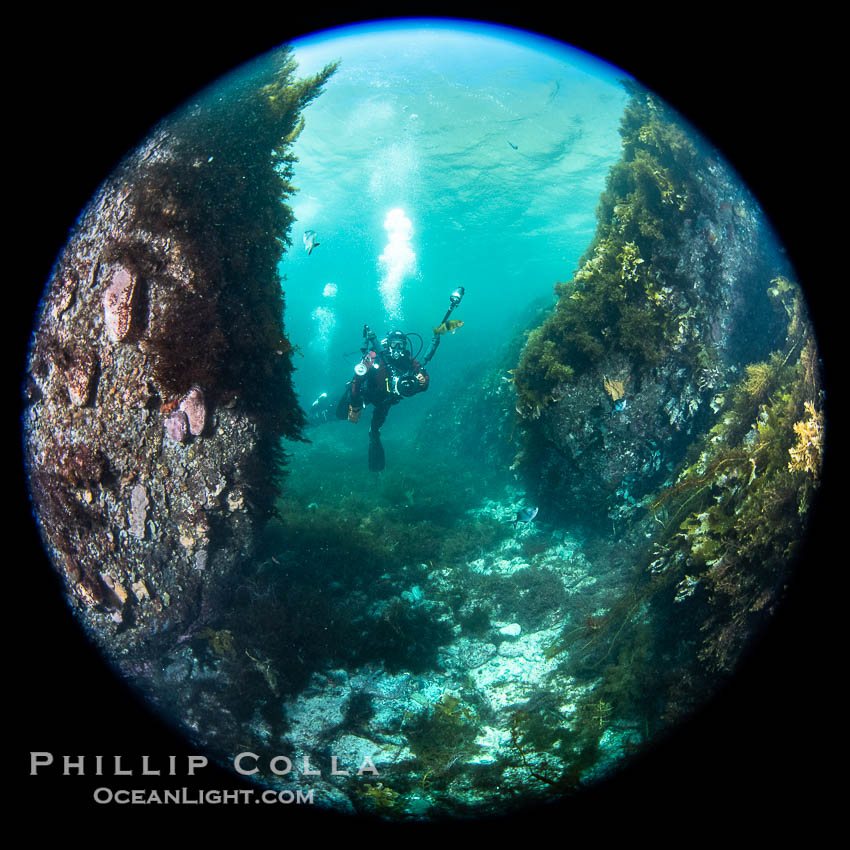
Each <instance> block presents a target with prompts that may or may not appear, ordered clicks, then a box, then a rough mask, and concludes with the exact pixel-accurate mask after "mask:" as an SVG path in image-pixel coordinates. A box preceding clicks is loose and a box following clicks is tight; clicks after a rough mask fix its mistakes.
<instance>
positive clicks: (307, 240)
mask: <svg viewBox="0 0 850 850" xmlns="http://www.w3.org/2000/svg"><path fill="white" fill-rule="evenodd" d="M321 244H322V243H321V242H317V241H316V231H315V230H305V231H304V250H305V251H306V252H307V253H308V254H312V253H313V248H318V247H319V245H321Z"/></svg>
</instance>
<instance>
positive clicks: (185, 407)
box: [179, 387, 207, 437]
mask: <svg viewBox="0 0 850 850" xmlns="http://www.w3.org/2000/svg"><path fill="white" fill-rule="evenodd" d="M179 409H180V410H182V411H183V413H185V414H186V418H187V419H188V420H189V433H190V434H191V435H192V436H193V437H197V436H199V435H200V434H201V433H202V432H203V430H204V424H205V423H206V420H207V408H206V403H205V401H204V394H203V393H202V392H201V389H200V387H192V389H191V390H189V392H188V393H187V394H186V397H185V398H184V399H183V401H181V402H180V408H179Z"/></svg>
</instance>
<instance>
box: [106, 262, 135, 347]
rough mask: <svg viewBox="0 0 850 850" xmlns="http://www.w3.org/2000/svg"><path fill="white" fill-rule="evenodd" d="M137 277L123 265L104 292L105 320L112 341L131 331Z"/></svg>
mask: <svg viewBox="0 0 850 850" xmlns="http://www.w3.org/2000/svg"><path fill="white" fill-rule="evenodd" d="M135 291H136V279H135V278H134V277H133V275H131V274H130V272H128V271H127V269H125V268H124V267H123V266H121V267H120V268H119V269H118V271H117V272H115V274H114V275H113V276H112V283H111V284H110V285H109V287H108V289H107V290H106V292H104V293H103V320H104V323H105V324H106V332H107V333H108V334H109V338H110V339H111V340H112V342H120V341H121V340H122V339H124V337H125V336H127V334H128V333H129V332H130V320H131V317H132V308H133V295H134V294H135Z"/></svg>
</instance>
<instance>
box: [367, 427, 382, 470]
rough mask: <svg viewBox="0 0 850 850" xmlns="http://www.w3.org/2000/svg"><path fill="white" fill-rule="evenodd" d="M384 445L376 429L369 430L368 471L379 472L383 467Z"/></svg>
mask: <svg viewBox="0 0 850 850" xmlns="http://www.w3.org/2000/svg"><path fill="white" fill-rule="evenodd" d="M384 463H385V458H384V447H383V445H382V444H381V437H380V435H379V434H378V432H377V431H370V432H369V471H370V472H380V471H381V470H382V469H383V468H384Z"/></svg>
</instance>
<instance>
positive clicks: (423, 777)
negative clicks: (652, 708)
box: [146, 440, 643, 819]
mask: <svg viewBox="0 0 850 850" xmlns="http://www.w3.org/2000/svg"><path fill="white" fill-rule="evenodd" d="M329 446H330V444H329V443H328V442H327V441H326V440H320V441H319V443H318V445H314V446H311V447H310V448H309V449H306V450H299V452H297V453H296V459H295V460H294V461H293V474H297V473H298V471H299V470H300V469H306V468H310V469H312V470H314V471H315V470H316V468H317V467H321V464H322V462H323V461H322V460H318V461H315V462H310V460H309V459H308V458H309V457H310V456H311V455H313V456H315V453H316V452H319V453H321V452H323V451H326V450H328V449H329ZM330 451H331V452H332V451H333V449H332V448H331V449H330ZM298 455H303V456H302V457H300V458H299V457H298ZM326 483H327V484H328V486H329V488H330V489H332V490H333V491H334V492H335V493H336V492H337V489H338V488H334V486H333V485H334V483H335V482H334V481H333V480H332V479H331V480H328V479H326ZM342 486H343V487H344V484H343V485H342ZM298 489H299V488H296V493H297V491H298ZM423 489H424V488H423ZM494 494H495V496H496V497H495V498H485V499H483V500H480V504H478V505H477V506H476V507H471V508H467V509H466V510H465V511H464V512H463V514H462V515H458V516H455V517H454V518H453V520H452V522H453V523H454V524H456V525H457V526H458V527H459V528H460V529H461V530H462V533H464V534H467V535H469V536H471V535H472V533H473V532H472V529H474V528H475V527H476V526H477V525H478V524H479V523H480V522H482V521H483V522H485V523H487V524H488V527H489V528H496V529H497V533H496V535H495V538H496V539H494V540H493V541H492V542H491V543H489V544H484V545H483V546H479V547H478V551H476V552H475V553H474V554H475V555H476V557H471V558H470V560H469V561H468V563H457V564H453V565H450V564H449V563H448V562H445V561H443V560H442V559H441V558H440V555H439V553H438V551H437V549H435V550H434V552H435V557H434V558H432V559H429V560H428V561H423V562H418V563H404V559H403V557H402V558H401V559H398V560H397V559H391V560H389V561H387V562H385V563H384V564H383V565H382V564H381V563H380V562H376V561H375V560H371V561H367V562H365V563H358V562H354V563H352V564H350V569H349V570H348V571H347V574H346V575H344V576H343V575H342V574H337V573H336V572H335V570H334V568H333V565H332V564H331V563H329V562H325V563H322V562H321V561H317V560H313V559H311V558H310V557H308V558H307V559H306V562H305V559H304V552H303V551H302V552H300V553H299V556H298V557H297V558H296V559H294V560H293V561H292V562H291V563H287V557H288V556H287V553H286V551H285V550H284V551H283V552H279V553H278V555H277V556H275V557H273V558H272V559H271V560H270V561H267V562H266V563H265V564H264V565H263V566H262V567H261V568H259V569H258V570H257V573H256V574H255V575H254V576H253V578H246V582H251V581H253V582H256V581H257V577H258V576H259V577H260V578H261V580H262V584H261V585H260V584H253V585H252V586H251V587H250V589H249V590H247V591H246V596H245V600H246V603H247V602H248V599H249V598H250V610H248V609H246V610H245V611H243V612H242V613H244V614H245V615H246V616H251V615H253V616H255V617H257V616H259V617H262V612H261V609H262V607H263V604H264V601H267V602H268V604H269V605H270V606H276V610H277V611H278V617H279V628H280V629H281V630H283V631H285V630H286V629H287V611H288V609H287V604H286V596H287V595H289V596H290V599H292V598H293V597H294V596H297V595H298V590H297V589H293V587H292V575H291V574H292V573H293V572H297V573H300V574H301V577H302V580H303V581H305V582H321V581H322V580H323V578H324V581H323V584H324V593H325V594H327V595H329V596H330V600H329V601H328V604H329V606H330V607H336V606H342V605H345V612H344V618H345V620H346V622H347V624H348V627H349V628H351V627H352V624H353V631H350V632H349V634H348V635H340V634H338V635H337V642H338V643H340V644H341V645H342V647H344V646H345V644H349V643H352V642H355V641H357V642H358V643H359V644H360V646H361V647H363V646H369V645H374V646H375V647H376V651H375V652H374V653H372V657H369V653H368V652H367V653H366V654H365V655H360V653H359V651H357V650H352V651H349V650H346V649H345V648H336V649H329V650H328V651H327V655H326V657H325V658H324V663H316V662H312V663H310V664H309V669H308V668H305V669H304V670H303V676H302V677H301V679H300V681H299V679H298V673H297V672H296V669H297V668H298V666H299V664H298V660H297V659H295V658H292V657H289V658H288V659H287V660H284V659H283V658H282V657H281V654H280V653H275V652H274V650H273V648H271V647H269V646H267V645H264V644H263V642H262V640H261V637H260V636H259V635H258V633H256V632H252V631H251V629H250V628H248V627H246V626H245V624H244V621H243V620H242V618H241V617H240V616H231V617H229V618H227V621H226V622H222V623H220V624H219V625H220V626H221V627H220V628H219V629H217V630H210V631H209V632H207V633H206V634H204V635H201V636H199V637H197V638H195V639H194V640H188V641H186V642H185V643H184V644H183V645H182V646H180V647H178V648H176V649H175V650H172V651H170V652H169V653H168V654H167V655H166V656H165V657H164V658H163V659H162V663H161V665H158V670H157V671H153V670H150V671H148V675H149V676H150V678H148V679H147V681H146V692H147V693H148V694H149V695H150V694H153V695H154V700H155V702H156V704H157V705H158V707H159V708H160V709H161V710H162V711H163V713H164V715H165V716H166V717H171V718H174V719H176V718H180V722H181V724H185V726H186V727H187V728H188V729H190V730H192V731H191V732H190V734H191V737H192V739H193V742H194V743H195V744H196V745H197V746H198V747H200V748H201V749H202V750H205V751H209V752H212V753H213V754H214V755H216V757H217V758H218V759H219V760H220V761H221V762H222V763H225V764H228V765H230V764H232V762H233V759H234V758H235V757H236V756H237V755H238V754H239V753H244V754H245V755H243V757H242V758H241V759H240V760H239V763H240V766H241V767H242V768H243V769H245V770H246V771H250V772H251V775H252V778H254V779H255V780H257V781H258V782H260V783H262V784H264V785H267V786H269V787H272V788H278V789H281V790H283V789H292V790H295V789H298V790H299V791H301V792H307V791H309V790H311V789H312V790H313V792H314V801H315V803H316V804H317V805H324V806H328V807H332V808H334V809H336V810H341V811H345V812H349V813H360V814H371V815H379V816H381V817H387V818H390V819H408V818H414V819H416V818H425V819H431V818H438V819H439V818H443V817H446V816H450V815H454V816H461V817H463V816H482V815H497V814H505V813H507V812H510V811H511V809H512V808H520V807H524V806H527V805H528V804H529V802H532V801H534V800H539V801H542V800H546V799H557V798H558V797H559V796H561V795H562V794H563V793H564V791H565V790H566V789H567V788H568V787H569V782H564V781H563V776H564V775H565V774H568V773H569V771H570V769H571V767H573V766H572V765H571V764H570V763H569V761H570V757H571V755H573V750H572V749H567V750H565V751H564V753H563V757H559V755H558V752H557V749H555V750H551V749H547V750H546V751H545V752H544V751H541V748H540V747H539V744H538V743H530V741H531V731H532V730H531V729H530V728H528V724H529V718H530V717H532V716H537V715H538V714H539V713H541V712H543V713H545V714H547V715H548V716H549V717H550V719H551V721H552V723H553V724H554V725H556V726H557V727H560V728H561V730H562V733H563V734H566V733H569V732H570V731H572V730H574V727H575V734H576V736H579V735H580V734H581V733H580V732H579V731H578V727H580V726H586V725H590V726H592V727H595V729H594V732H595V731H597V730H598V732H599V736H598V738H599V740H598V750H595V751H594V766H593V768H592V770H585V771H583V773H582V775H581V781H582V783H583V785H588V784H592V782H593V781H594V779H595V778H598V777H601V776H603V775H604V774H605V771H606V769H607V768H608V767H610V766H611V765H613V764H614V763H616V762H617V761H618V760H619V759H620V758H621V757H622V756H623V754H624V752H625V751H627V750H629V751H630V748H637V747H638V746H639V744H640V743H641V741H642V740H643V731H642V728H641V726H640V719H639V718H637V717H635V718H633V721H632V722H631V723H629V722H628V721H627V720H626V719H625V718H622V717H620V718H617V719H616V722H612V721H613V718H612V717H611V716H610V711H611V708H610V706H609V705H608V704H607V703H606V701H605V700H604V699H603V698H602V697H599V696H596V697H594V689H595V686H596V684H597V683H598V681H599V677H598V676H594V675H593V673H592V671H591V672H588V671H583V672H582V675H581V676H580V677H576V676H574V675H572V674H571V673H570V672H569V671H567V670H566V669H565V664H564V660H565V659H564V656H563V654H562V652H561V651H560V649H559V642H560V640H561V639H562V636H563V634H564V631H565V626H567V627H569V626H574V627H575V629H576V630H577V631H579V632H581V633H582V634H583V635H586V636H588V638H589V639H590V640H591V641H592V640H593V639H594V627H595V619H594V618H596V617H599V616H601V615H603V614H604V613H605V612H606V611H607V610H608V608H609V606H610V602H611V600H612V599H616V598H617V597H618V595H619V594H620V593H621V592H622V590H623V587H622V582H623V573H622V570H621V564H622V558H623V557H625V556H626V553H624V552H623V551H619V552H618V553H617V554H616V556H615V555H614V553H613V552H612V551H603V549H604V547H603V548H599V547H598V546H595V547H594V548H593V551H592V553H589V552H588V551H587V550H586V548H585V547H586V544H585V541H584V540H583V539H582V538H581V537H580V535H578V534H569V533H565V532H564V531H563V530H560V529H555V528H553V527H551V526H547V525H545V523H544V524H542V525H541V523H539V522H537V521H536V520H535V521H534V522H531V523H527V524H526V523H521V524H517V525H516V527H514V523H513V520H514V519H515V518H516V516H517V512H518V511H519V509H520V508H521V507H522V506H523V505H524V504H525V501H524V493H523V492H522V491H521V490H520V489H518V488H517V487H512V486H510V485H508V486H506V487H504V488H501V489H499V488H497V489H496V490H495V491H494ZM293 496H294V494H293ZM394 496H395V494H394V492H393V490H392V489H389V488H388V489H386V490H384V492H383V496H382V498H381V499H379V500H377V501H376V502H375V503H374V504H372V507H371V510H370V509H365V510H364V513H363V515H362V516H360V517H359V519H358V522H359V524H361V525H362V524H366V525H367V526H368V524H369V523H370V520H371V521H372V522H374V523H375V525H376V528H375V532H374V533H376V534H379V535H380V534H381V528H382V526H381V525H380V524H381V523H382V521H383V520H382V517H383V516H385V514H386V513H387V512H398V513H401V514H405V513H408V516H410V517H416V516H419V517H429V516H430V515H431V514H430V512H429V507H430V505H429V503H427V502H423V503H420V504H417V499H419V498H422V499H425V498H426V497H425V495H421V496H420V495H419V494H412V493H411V491H410V490H408V491H407V495H403V496H402V497H401V501H400V502H395V503H394V502H393V501H392V500H393V498H394ZM305 498H307V496H305ZM337 499H338V496H336V495H335V496H334V497H333V501H337ZM296 510H300V511H301V512H303V514H304V516H305V517H307V519H306V520H305V521H306V522H309V521H310V518H311V517H316V516H317V515H319V514H321V513H323V512H335V508H333V507H330V506H328V505H327V504H315V503H311V504H310V505H307V504H302V505H300V506H298V508H296ZM435 530H436V529H435V528H434V529H429V531H430V532H433V531H435ZM387 533H388V534H391V533H392V531H387ZM291 554H293V555H294V554H295V553H291ZM314 554H316V553H315V552H314ZM305 573H306V575H305ZM277 592H279V593H280V595H281V599H280V603H279V605H278V603H277V602H276V601H273V600H272V599H271V598H270V596H269V595H274V594H275V593H277ZM263 594H266V595H267V596H265V597H264V598H263V599H261V598H260V597H261V596H262V595H263ZM237 605H238V600H237ZM425 624H427V627H426V625H425ZM322 625H323V624H322V623H321V622H316V623H314V624H313V628H314V629H316V630H317V631H318V630H321V628H322ZM325 625H328V626H329V627H330V628H333V626H332V625H331V624H325ZM265 637H266V638H268V637H269V636H268V635H267V634H266V635H265ZM346 638H348V639H346ZM394 641H395V642H397V643H398V644H399V645H402V644H403V645H404V651H403V652H404V654H403V655H402V656H401V657H393V655H392V646H393V643H394ZM306 643H309V641H307V642H306ZM304 644H305V641H303V640H302V639H298V640H297V641H295V642H294V643H293V647H292V652H293V654H295V653H297V652H298V650H299V647H301V648H302V650H303V651H309V649H308V648H307V647H305V646H304ZM408 645H411V646H408ZM411 647H412V648H411ZM358 655H360V658H365V659H366V660H362V661H361V660H360V658H358ZM296 682H298V684H297V685H296V684H295V683H296ZM246 683H248V684H247V685H246ZM246 687H247V688H249V690H246ZM239 691H241V694H242V696H243V697H244V696H246V694H247V693H250V694H251V698H250V700H249V701H248V700H246V702H250V703H252V704H253V707H249V708H248V710H247V713H246V712H245V711H242V712H241V713H240V709H241V706H240V707H236V706H233V705H232V704H231V703H230V702H229V701H228V700H227V699H223V698H222V695H223V694H225V693H231V694H234V696H235V694H236V692H239ZM281 756H283V757H285V758H283V759H281V758H280V757H281ZM305 759H306V761H305ZM275 770H276V771H279V772H282V773H283V774H284V775H281V776H278V775H276V774H275V772H274V771H275ZM315 772H318V773H319V775H313V774H314V773H315ZM573 779H574V781H575V782H576V783H577V782H578V779H579V775H578V774H576V775H575V776H574V777H573Z"/></svg>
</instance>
